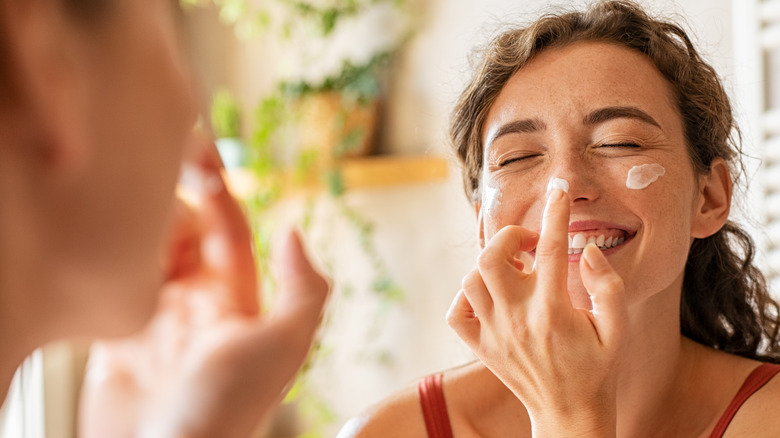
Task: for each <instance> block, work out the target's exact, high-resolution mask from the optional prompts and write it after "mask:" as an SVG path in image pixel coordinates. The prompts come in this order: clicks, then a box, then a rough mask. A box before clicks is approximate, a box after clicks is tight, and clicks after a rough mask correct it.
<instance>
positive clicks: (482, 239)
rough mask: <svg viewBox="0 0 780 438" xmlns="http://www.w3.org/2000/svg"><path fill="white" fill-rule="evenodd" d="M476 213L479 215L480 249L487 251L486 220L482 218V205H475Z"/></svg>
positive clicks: (477, 203) (478, 203)
mask: <svg viewBox="0 0 780 438" xmlns="http://www.w3.org/2000/svg"><path fill="white" fill-rule="evenodd" d="M474 213H476V215H477V229H478V230H479V231H478V233H479V247H480V248H482V249H485V220H484V218H483V217H482V204H481V203H480V202H475V203H474Z"/></svg>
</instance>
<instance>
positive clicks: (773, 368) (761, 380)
mask: <svg viewBox="0 0 780 438" xmlns="http://www.w3.org/2000/svg"><path fill="white" fill-rule="evenodd" d="M778 371H780V365H776V364H771V363H763V364H761V365H759V366H758V367H756V369H754V370H753V371H752V372H751V373H750V375H749V376H748V377H747V379H745V382H744V383H742V387H740V388H739V391H737V395H736V397H734V399H733V400H731V403H730V404H729V406H728V407H727V408H726V411H725V412H724V413H723V415H722V416H721V417H720V420H718V424H716V425H715V428H714V429H713V430H712V433H711V434H710V438H720V437H722V436H723V434H724V433H725V432H726V428H727V427H729V424H730V423H731V420H732V419H733V418H734V416H735V415H736V414H737V411H739V408H741V407H742V404H744V403H745V401H746V400H747V399H748V398H750V396H751V395H753V394H754V393H755V392H756V391H758V390H759V389H761V387H763V386H764V385H765V384H766V383H767V382H768V381H770V380H772V377H774V376H775V374H777V373H778Z"/></svg>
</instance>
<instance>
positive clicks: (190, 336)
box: [79, 149, 329, 438]
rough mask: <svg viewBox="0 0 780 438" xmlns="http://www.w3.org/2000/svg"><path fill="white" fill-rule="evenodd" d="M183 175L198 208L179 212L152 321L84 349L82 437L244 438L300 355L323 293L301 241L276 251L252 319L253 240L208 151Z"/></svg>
mask: <svg viewBox="0 0 780 438" xmlns="http://www.w3.org/2000/svg"><path fill="white" fill-rule="evenodd" d="M191 170H192V172H193V174H195V175H200V177H199V178H196V179H197V180H198V181H196V185H199V186H200V188H201V192H202V193H201V194H200V205H199V208H197V209H191V208H188V207H185V206H184V204H183V203H182V204H181V205H179V206H178V208H180V209H181V211H180V213H182V214H180V215H179V217H178V224H177V226H176V227H175V231H174V234H175V236H174V242H173V244H172V245H171V250H170V254H169V256H170V257H169V259H170V262H169V264H168V270H167V271H168V278H169V279H168V281H167V283H166V284H165V285H164V286H163V290H162V292H161V296H160V305H159V308H158V311H157V314H156V315H155V316H154V318H153V320H152V321H151V322H150V324H149V325H148V327H147V328H146V329H145V330H144V331H143V332H142V333H140V334H138V335H136V336H133V337H131V338H128V339H123V340H117V341H111V342H103V343H98V344H96V345H95V346H94V347H93V349H92V354H91V356H90V360H89V364H88V369H87V376H86V379H85V384H84V388H83V391H82V400H81V405H82V406H81V412H80V417H81V418H80V433H79V436H83V437H87V438H89V437H95V438H98V437H100V438H102V437H109V436H110V437H130V436H133V437H135V436H143V437H214V436H219V437H234V436H236V437H246V436H249V434H250V432H251V430H252V429H253V428H255V427H256V426H257V424H258V423H259V421H260V420H261V419H262V418H263V414H265V413H268V411H269V410H270V409H271V408H272V407H273V406H275V404H276V403H277V402H278V401H279V400H280V398H281V397H282V395H283V393H284V392H285V389H286V386H287V385H288V383H289V382H290V380H291V379H292V378H293V377H294V375H295V373H296V372H297V370H298V368H299V367H300V365H301V363H302V362H303V360H304V359H305V357H306V355H307V352H308V350H309V347H310V345H311V342H312V339H313V336H314V333H315V331H316V328H317V327H318V325H319V322H320V318H321V314H322V309H323V306H324V303H325V300H326V297H327V295H328V289H329V287H328V284H327V282H326V281H325V280H324V279H323V278H322V277H321V276H320V275H319V274H318V273H317V272H315V270H314V269H313V268H312V266H311V264H310V263H309V261H308V260H307V258H306V255H305V254H304V250H303V247H302V245H301V242H300V240H299V237H298V235H297V234H295V233H291V234H290V235H289V236H288V237H287V239H286V242H285V243H284V245H283V247H282V248H281V251H277V253H276V255H277V257H276V259H275V264H276V268H277V272H276V274H277V279H278V285H279V295H278V299H277V302H276V303H275V306H274V309H273V312H272V313H271V314H270V315H267V316H260V309H259V307H260V306H259V303H258V294H257V273H256V268H255V260H254V257H253V254H252V247H251V242H252V236H251V232H250V229H249V227H248V225H247V223H246V220H245V218H244V215H243V212H242V210H241V207H240V206H239V205H238V204H237V203H236V201H235V199H233V198H232V196H231V195H230V194H229V192H228V191H227V190H226V189H225V185H224V180H223V179H222V176H221V170H222V169H221V162H220V161H219V158H218V156H217V155H216V150H215V149H211V150H210V151H208V152H207V153H205V154H204V157H203V159H202V160H201V162H200V163H199V165H197V166H195V167H194V168H193V169H191ZM190 176H191V175H190Z"/></svg>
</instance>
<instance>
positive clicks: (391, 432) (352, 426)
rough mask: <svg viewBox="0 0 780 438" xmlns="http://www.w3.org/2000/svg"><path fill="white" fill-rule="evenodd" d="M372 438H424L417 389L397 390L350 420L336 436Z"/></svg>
mask: <svg viewBox="0 0 780 438" xmlns="http://www.w3.org/2000/svg"><path fill="white" fill-rule="evenodd" d="M372 437H387V438H393V437H410V438H416V437H419V438H425V437H426V431H425V421H424V420H423V415H422V407H421V406H420V402H419V399H418V397H417V386H416V385H410V386H409V387H407V388H404V389H402V390H400V391H399V392H397V393H395V394H393V395H391V396H390V397H388V398H386V399H384V400H382V401H380V402H379V403H377V404H376V405H374V406H372V407H370V408H369V409H368V410H367V411H366V412H363V413H362V414H360V415H358V416H357V417H354V418H351V419H350V420H349V421H347V422H346V423H345V424H344V426H343V427H342V428H341V431H339V434H338V435H337V438H372Z"/></svg>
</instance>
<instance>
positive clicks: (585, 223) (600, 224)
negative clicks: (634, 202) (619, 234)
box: [569, 220, 636, 235]
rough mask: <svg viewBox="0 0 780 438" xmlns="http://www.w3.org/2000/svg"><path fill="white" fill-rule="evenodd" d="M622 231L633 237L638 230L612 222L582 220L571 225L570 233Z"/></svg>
mask: <svg viewBox="0 0 780 438" xmlns="http://www.w3.org/2000/svg"><path fill="white" fill-rule="evenodd" d="M609 229H613V230H622V231H625V232H626V233H627V234H629V235H631V234H634V233H636V229H635V228H632V227H629V226H627V225H620V224H616V223H611V222H604V221H599V220H580V221H573V222H571V223H570V224H569V232H570V233H576V232H578V231H592V230H609Z"/></svg>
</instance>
